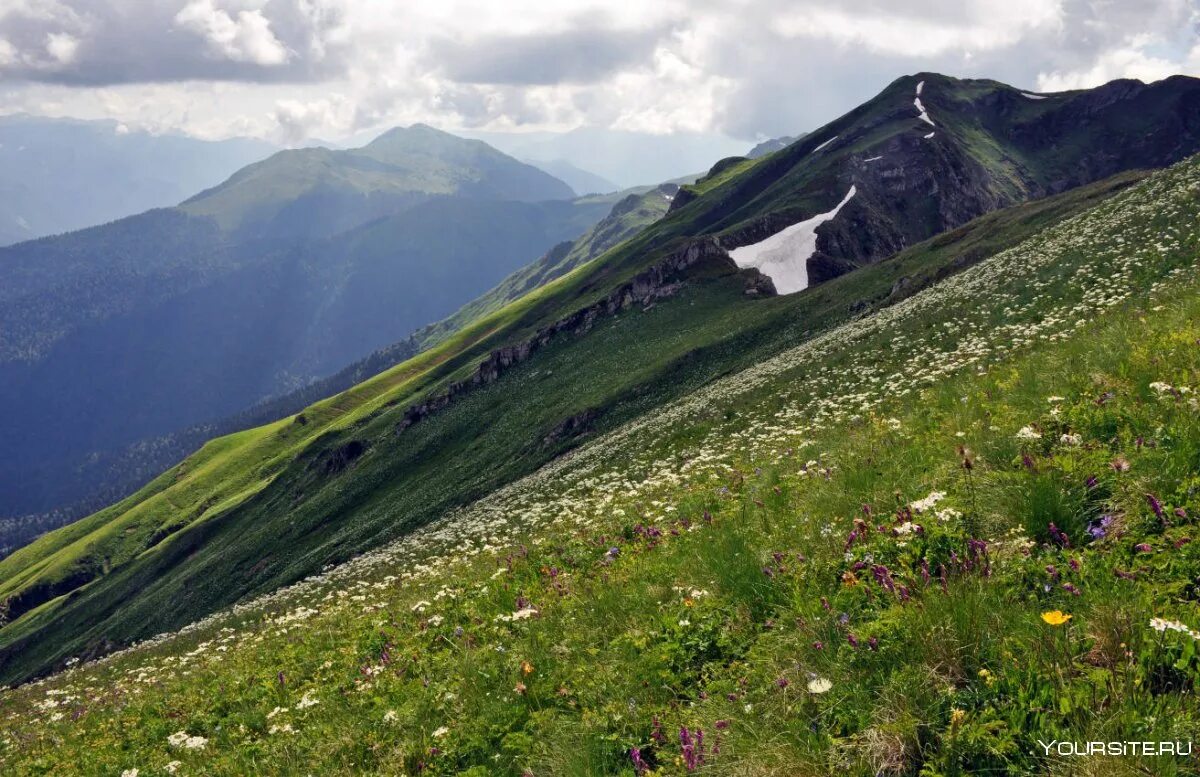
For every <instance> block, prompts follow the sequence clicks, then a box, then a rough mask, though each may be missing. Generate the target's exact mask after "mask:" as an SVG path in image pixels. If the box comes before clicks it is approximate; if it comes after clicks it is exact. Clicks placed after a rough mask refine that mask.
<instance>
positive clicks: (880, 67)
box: [0, 0, 1200, 143]
mask: <svg viewBox="0 0 1200 777" xmlns="http://www.w3.org/2000/svg"><path fill="white" fill-rule="evenodd" d="M1197 8H1200V0H960V1H959V2H956V3H953V4H952V3H946V2H945V1H944V0H903V2H898V1H897V0H839V2H836V3H835V2H830V1H829V0H655V2H653V3H613V2H611V0H561V1H560V2H556V3H551V2H547V0H505V1H504V2H496V0H404V1H403V2H395V1H394V0H0V72H2V73H3V78H2V79H0V80H2V81H3V85H2V86H0V97H3V100H0V112H4V111H19V110H25V111H29V112H33V113H50V114H55V115H76V116H80V117H82V118H114V119H117V120H119V121H123V122H126V123H127V124H128V125H129V126H130V127H135V128H139V129H140V128H153V129H156V130H160V131H161V130H167V129H176V130H184V131H186V132H189V133H191V134H196V135H202V136H205V137H221V136H228V135H233V134H245V133H248V134H254V135H259V136H263V137H269V138H272V139H277V140H283V141H285V142H293V143H295V142H301V141H303V140H304V139H306V138H322V139H329V140H343V139H346V138H348V137H350V136H360V135H362V134H364V133H366V132H368V131H374V130H381V129H384V128H386V127H388V126H392V125H396V124H410V123H413V122H417V121H423V122H427V123H429V124H433V125H435V126H439V127H442V128H445V129H450V130H454V129H463V128H474V129H478V130H481V131H483V130H500V131H509V130H553V131H562V130H569V129H573V128H575V127H580V126H588V127H603V128H609V129H613V128H620V129H630V130H637V131H643V132H653V133H656V134H666V133H673V132H708V133H724V134H727V135H733V136H736V137H739V138H744V139H747V140H752V139H755V138H757V137H760V136H769V137H773V136H778V135H783V134H788V135H791V134H796V133H797V132H802V131H806V130H811V129H814V128H816V127H818V126H820V125H821V124H823V123H825V122H827V121H829V120H831V119H832V118H834V117H836V116H837V115H839V114H841V113H842V112H844V111H846V110H849V109H850V108H852V107H854V106H855V105H857V104H859V103H861V102H862V101H864V100H866V99H869V98H870V97H871V96H873V95H874V94H876V93H878V91H879V90H880V89H881V88H882V87H884V86H885V85H886V84H887V83H889V82H890V81H892V80H893V79H895V78H896V77H897V76H900V75H902V74H905V73H914V72H918V71H924V70H930V71H940V72H944V73H947V74H950V75H957V76H962V77H987V78H995V79H998V80H1001V81H1005V82H1008V83H1011V84H1013V85H1014V86H1018V87H1019V88H1022V89H1035V88H1036V89H1039V90H1044V89H1053V88H1067V87H1074V86H1085V85H1086V86H1091V85H1095V84H1096V83H1100V82H1103V81H1105V80H1108V79H1111V78H1115V77H1121V76H1133V77H1139V78H1143V79H1145V80H1152V79H1154V78H1158V77H1161V76H1162V75H1166V74H1169V73H1171V72H1179V71H1183V72H1191V73H1200V47H1197V46H1196V44H1197V35H1196V28H1195V26H1194V25H1195V24H1196V22H1197V21H1200V15H1197V13H1196V11H1197ZM52 34H53V35H62V36H66V37H65V38H62V39H61V41H60V44H56V47H55V48H56V51H57V53H55V52H52V51H50V49H49V47H48V46H47V42H48V41H49V40H50V39H49V38H48V37H47V36H48V35H52ZM5 41H7V45H6V44H5ZM72 41H73V44H72ZM1193 49H1195V51H1196V52H1197V53H1196V54H1189V52H1191V51H1193ZM485 54H487V56H484V55H485ZM59 55H62V57H60V56H59ZM63 57H66V58H69V59H71V60H72V61H71V62H70V63H69V64H68V63H64V62H63V61H62V58H63Z"/></svg>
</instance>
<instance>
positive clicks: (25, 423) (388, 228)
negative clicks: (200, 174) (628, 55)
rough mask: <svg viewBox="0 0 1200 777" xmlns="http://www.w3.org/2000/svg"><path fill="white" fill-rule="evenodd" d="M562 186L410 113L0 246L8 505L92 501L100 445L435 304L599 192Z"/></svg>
mask: <svg viewBox="0 0 1200 777" xmlns="http://www.w3.org/2000/svg"><path fill="white" fill-rule="evenodd" d="M569 197H571V192H570V188H569V187H568V186H567V185H566V184H564V183H563V182H562V181H559V180H557V179H555V178H553V177H552V176H550V175H548V174H546V173H544V172H542V171H541V170H538V169H536V168H533V167H531V166H529V165H526V164H523V163H521V162H519V161H517V160H515V159H513V158H511V157H508V156H505V155H504V154H502V153H500V152H499V151H496V150H495V149H493V148H490V147H488V146H487V145H486V144H484V143H482V142H480V141H475V140H464V139H461V138H457V137H454V136H453V135H448V134H446V133H442V132H438V131H436V130H433V129H431V128H428V127H420V126H418V127H412V128H408V129H398V130H395V131H393V132H389V133H387V134H386V135H384V136H383V137H381V138H379V139H378V140H376V141H375V142H373V143H371V144H369V145H368V146H366V147H364V148H361V149H355V150H348V151H329V150H327V149H304V150H297V151H284V152H280V153H278V154H275V155H274V156H272V157H270V158H269V159H267V160H264V161H262V162H259V163H256V164H253V165H251V166H249V167H247V168H245V169H243V170H241V171H238V172H237V173H235V174H234V175H233V176H232V177H231V178H230V179H229V180H228V181H226V182H224V183H222V184H220V185H219V186H216V187H214V188H212V189H209V190H208V191H206V192H204V193H202V194H200V195H197V196H196V197H193V198H192V199H190V200H188V201H187V202H186V203H184V204H183V205H181V206H179V207H176V208H166V209H158V210H151V211H147V212H145V213H142V214H139V215H137V216H132V217H129V218H125V219H121V220H118V221H116V222H113V223H110V224H106V225H103V226H99V227H93V228H90V229H86V230H82V231H78V232H73V233H70V234H66V235H62V236H57V237H50V238H43V239H40V240H36V241H29V242H25V243H21V244H19V245H15V246H10V247H8V248H5V249H0V406H4V407H5V408H6V412H5V413H4V414H2V415H0V515H15V514H23V513H28V512H41V511H44V510H47V509H51V508H54V507H58V506H60V505H62V504H64V503H69V502H72V501H75V500H78V499H81V498H84V497H86V496H88V486H89V484H91V483H92V482H93V481H92V478H93V475H89V474H87V473H86V472H83V470H81V469H80V468H81V467H82V466H83V464H84V462H85V461H86V460H87V459H88V457H89V456H91V454H93V453H94V452H100V451H112V450H116V449H120V448H121V447H123V446H126V445H129V444H131V443H134V442H136V441H138V440H143V439H147V438H153V437H156V436H159V435H163V434H168V433H171V432H174V431H176V430H179V429H182V428H185V427H187V426H191V425H193V424H196V423H200V422H204V421H207V420H212V419H217V418H223V417H225V416H228V415H230V414H232V413H236V412H238V411H240V410H243V409H245V408H247V407H249V406H250V405H252V404H254V403H256V402H258V401H260V400H262V399H264V398H266V397H270V396H273V395H277V394H280V393H283V392H286V391H290V390H293V389H295V388H297V387H300V386H304V385H306V384H308V383H309V382H311V381H312V380H314V379H316V378H319V377H322V376H325V375H329V374H332V373H333V372H336V371H337V370H338V369H340V368H342V367H344V366H345V365H346V364H348V363H350V362H352V361H354V360H355V359H359V358H361V357H363V356H365V355H367V354H369V353H371V352H372V351H374V350H375V349H377V348H380V347H382V346H384V345H387V344H388V343H392V342H395V341H397V340H400V339H402V338H404V337H405V336H407V335H408V334H409V333H411V332H412V331H413V330H415V329H417V328H418V327H420V326H422V325H423V324H427V323H429V322H432V321H436V320H439V319H441V318H444V317H445V316H447V315H449V314H450V313H452V312H454V311H455V310H456V309H457V308H458V307H460V306H461V305H462V304H463V303H465V302H467V301H469V300H471V299H472V298H474V297H476V296H478V295H479V294H481V293H483V292H485V291H487V290H488V289H489V288H491V287H492V286H494V285H495V284H496V283H498V282H499V281H500V280H501V279H502V278H504V277H505V276H506V275H508V274H509V273H511V272H513V271H514V270H516V269H517V268H519V267H521V266H523V265H524V264H526V263H528V262H530V261H531V260H533V259H534V258H536V257H538V256H539V255H541V254H543V253H544V252H545V251H546V250H547V249H548V248H550V247H551V246H553V245H555V244H557V243H560V242H562V241H563V240H567V239H571V238H574V237H577V236H578V235H580V234H581V233H583V232H584V231H586V230H587V229H588V228H589V227H590V226H591V225H592V224H593V223H595V222H596V221H597V220H598V219H600V218H601V217H603V216H604V215H605V214H606V213H608V211H609V209H610V207H611V203H610V202H606V201H597V200H591V199H585V200H580V201H572V200H570V199H566V198H569ZM64 473H70V474H68V475H67V476H66V478H65V479H64ZM80 473H82V474H80ZM56 481H57V483H56Z"/></svg>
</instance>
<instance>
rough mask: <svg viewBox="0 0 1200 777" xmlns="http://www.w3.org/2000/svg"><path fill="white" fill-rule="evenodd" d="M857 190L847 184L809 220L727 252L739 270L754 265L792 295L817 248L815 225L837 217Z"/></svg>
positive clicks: (805, 277)
mask: <svg viewBox="0 0 1200 777" xmlns="http://www.w3.org/2000/svg"><path fill="white" fill-rule="evenodd" d="M856 191H857V189H856V188H855V187H854V186H851V187H850V191H848V192H846V196H845V197H843V198H842V201H841V202H839V203H838V204H837V207H836V208H834V209H833V210H831V211H829V212H828V213H819V214H817V215H816V216H813V217H812V218H810V219H805V220H804V221H800V222H797V223H795V224H792V225H791V226H790V227H785V228H783V229H781V230H779V231H778V232H776V233H775V234H774V235H771V236H770V237H768V238H767V239H766V240H762V241H760V242H758V243H754V244H752V245H748V246H742V247H741V248H735V249H733V250H732V251H730V252H729V256H730V258H731V259H733V261H734V264H736V265H737V266H738V267H741V268H743V269H745V268H748V267H755V268H758V270H759V271H760V272H761V273H762V274H763V275H766V276H768V277H770V279H771V280H772V281H773V282H774V284H775V290H776V291H777V292H779V293H780V294H794V293H796V292H798V291H803V290H804V289H806V288H808V260H809V258H810V257H811V256H812V255H813V254H814V253H816V251H817V227H819V226H821V225H822V224H824V223H825V222H826V221H831V220H832V219H833V218H834V217H835V216H837V214H838V211H840V210H841V209H842V208H843V207H844V206H845V205H846V203H847V202H850V198H851V197H853V196H854V194H855V192H856Z"/></svg>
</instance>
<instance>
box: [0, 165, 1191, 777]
mask: <svg viewBox="0 0 1200 777" xmlns="http://www.w3.org/2000/svg"><path fill="white" fill-rule="evenodd" d="M1198 191H1200V163H1198V162H1196V161H1190V162H1188V163H1186V164H1183V165H1180V166H1177V167H1176V168H1174V169H1172V170H1170V171H1167V172H1164V173H1160V174H1156V175H1155V176H1154V177H1153V178H1152V179H1150V180H1149V181H1147V182H1146V183H1144V184H1142V185H1140V186H1138V187H1135V188H1133V189H1130V190H1128V191H1127V192H1125V193H1123V194H1121V195H1118V196H1116V197H1114V198H1112V199H1110V200H1108V201H1105V202H1102V203H1101V204H1099V205H1098V206H1097V207H1095V208H1094V209H1092V210H1091V211H1089V212H1088V213H1086V214H1084V215H1082V216H1079V217H1076V218H1073V219H1071V220H1069V221H1066V222H1063V223H1060V224H1058V225H1055V226H1052V227H1050V228H1049V229H1046V230H1044V231H1043V232H1041V233H1039V234H1038V235H1036V236H1034V237H1033V238H1031V239H1029V240H1027V241H1025V242H1024V243H1022V244H1021V245H1020V246H1019V247H1017V248H1015V249H1013V250H1010V251H1007V252H1005V253H1002V254H1000V255H999V256H997V257H994V258H992V259H990V260H988V261H986V262H984V263H983V264H981V265H979V266H977V267H974V268H972V269H969V270H967V271H965V272H963V273H961V274H959V275H957V276H955V277H953V278H950V279H947V280H945V281H943V282H942V283H940V284H938V285H937V286H935V287H933V288H930V289H927V290H925V291H924V292H922V293H921V294H919V295H917V296H916V297H914V298H912V299H910V300H907V301H904V302H901V303H899V304H897V305H895V306H893V307H890V308H887V309H886V310H884V311H882V312H880V313H877V314H875V315H872V316H870V317H867V318H864V319H861V320H859V321H856V322H853V323H850V324H848V325H845V326H843V327H839V328H836V329H834V330H832V331H831V332H829V333H828V334H827V335H825V336H822V337H819V338H817V339H815V340H812V341H810V342H806V343H804V344H802V345H800V346H798V347H796V348H793V349H790V350H788V351H785V352H783V353H781V354H780V355H779V356H777V357H775V358H773V359H770V360H767V361H765V362H762V363H761V364H758V365H756V366H754V367H751V368H750V369H748V370H745V371H743V372H740V373H737V374H736V375H733V376H731V377H730V378H729V379H726V380H723V381H719V382H717V383H715V384H713V385H712V386H710V387H708V388H706V389H704V390H702V391H700V392H698V393H696V394H695V395H692V396H689V397H688V398H687V399H686V401H683V402H681V403H678V404H676V405H673V406H671V407H668V408H667V409H666V410H665V411H663V412H660V413H655V414H651V415H650V416H648V417H646V418H644V419H642V420H639V421H637V422H635V423H634V424H632V425H630V426H629V427H626V428H623V429H622V430H621V431H620V432H618V433H616V434H613V435H609V436H607V437H605V438H604V439H602V440H599V441H597V442H596V443H595V444H592V445H589V446H587V447H585V448H584V449H583V450H581V451H580V452H579V454H578V455H576V456H574V457H571V458H569V459H565V460H561V461H559V462H557V463H555V464H554V465H552V466H551V467H549V468H548V469H547V470H545V471H543V472H541V473H539V474H538V475H537V476H535V477H532V478H529V479H526V480H524V481H521V482H519V483H517V484H516V485H514V486H513V487H511V488H508V489H505V490H504V491H502V492H500V493H498V494H496V495H494V496H492V497H490V498H489V499H487V500H484V501H483V502H481V503H480V504H478V505H476V506H474V507H472V508H471V509H470V510H467V511H465V512H463V513H461V514H458V515H456V516H452V517H450V518H449V519H447V520H446V521H445V522H443V523H441V524H439V525H436V526H434V527H431V528H430V529H429V530H426V531H423V532H419V533H417V534H416V535H414V536H413V537H411V538H409V539H408V540H406V541H404V542H401V543H397V544H396V545H394V546H392V547H389V548H386V549H384V550H382V551H378V552H376V553H374V554H371V555H370V556H368V557H365V558H363V559H361V560H359V561H358V562H355V563H353V564H350V565H346V566H345V567H342V568H339V569H338V570H335V571H333V572H332V573H330V574H329V575H327V576H325V577H323V578H320V579H315V580H312V581H309V582H307V583H305V584H303V585H300V586H297V587H295V588H294V589H291V590H285V591H282V592H280V593H279V594H276V595H275V596H271V597H267V598H266V599H264V600H262V601H261V602H259V603H257V604H254V605H251V606H247V607H244V608H240V609H239V610H237V611H234V612H230V613H227V614H223V615H220V616H218V617H214V618H212V619H210V620H208V621H207V622H204V623H201V624H199V625H198V626H197V627H195V628H192V629H189V630H188V631H186V632H185V633H183V634H181V635H179V636H176V637H166V638H164V639H161V640H158V641H156V642H153V643H150V644H147V645H146V646H144V647H141V648H137V649H134V650H132V651H128V652H126V653H122V654H119V655H117V656H114V657H112V658H110V659H108V660H106V661H104V662H101V663H100V664H98V665H95V666H85V667H82V668H80V669H77V670H73V671H71V672H68V673H66V674H63V675H61V676H59V677H56V678H53V679H51V680H49V681H46V682H43V683H36V684H32V685H29V686H26V687H24V688H21V689H17V690H15V691H11V692H8V693H6V694H4V695H3V696H0V716H2V719H3V720H4V721H5V724H6V726H5V732H4V734H3V738H2V739H0V748H2V749H0V758H2V759H3V761H2V762H0V763H2V764H3V765H4V766H5V768H6V769H7V770H8V771H10V772H12V773H15V774H25V773H46V772H54V771H56V770H61V769H62V768H70V769H75V770H78V771H82V772H84V773H95V774H111V773H115V772H119V771H121V770H124V769H130V768H139V769H141V770H143V772H144V773H150V772H151V771H152V770H155V771H156V770H160V769H163V768H164V767H165V766H166V765H167V764H168V762H171V761H175V760H178V761H180V766H179V768H182V769H184V770H186V772H188V773H192V772H204V773H207V774H242V773H292V772H297V771H310V770H311V771H314V772H321V773H350V772H353V773H371V774H396V773H416V772H418V771H420V772H421V773H431V774H453V773H461V772H464V771H466V770H470V771H469V772H468V773H469V774H472V775H484V774H522V773H525V771H526V770H528V771H531V772H532V773H534V774H555V775H570V774H579V775H585V774H598V773H624V774H633V773H634V770H635V764H634V762H633V761H632V759H631V757H630V755H629V754H630V751H631V749H633V748H638V750H639V753H640V757H641V758H642V759H643V760H644V761H645V762H646V764H647V765H648V767H649V768H652V769H654V770H655V771H656V772H657V773H659V774H663V775H673V774H683V773H687V772H689V771H691V770H692V769H691V765H690V761H691V759H692V758H693V757H694V755H695V752H696V751H695V749H692V750H691V751H689V750H688V749H686V748H685V747H684V746H683V743H681V738H680V735H679V732H680V729H681V728H684V729H687V732H688V737H689V738H690V739H692V740H693V741H694V740H695V737H696V732H697V731H700V732H703V735H704V746H703V748H702V752H703V757H704V763H705V767H704V768H705V773H713V774H791V775H794V774H828V773H831V772H833V771H841V772H845V773H848V774H876V773H879V772H881V771H882V772H892V773H901V772H905V773H917V772H918V771H920V772H921V773H923V774H930V775H941V774H946V775H949V774H968V773H971V774H974V773H981V772H994V773H1018V774H1026V773H1045V772H1049V773H1057V774H1078V773H1081V770H1088V771H1093V770H1094V771H1098V772H1101V773H1112V772H1114V770H1115V771H1116V772H1128V773H1151V772H1152V773H1156V774H1177V773H1178V774H1183V773H1193V772H1189V769H1190V768H1191V767H1192V766H1193V764H1192V763H1191V762H1190V761H1185V760H1177V759H1174V758H1171V757H1144V758H1137V757H1130V758H1126V759H1115V758H1107V759H1082V760H1081V759H1073V758H1058V757H1046V756H1044V755H1042V754H1041V750H1040V748H1038V747H1037V744H1036V740H1037V739H1044V740H1047V741H1049V740H1051V739H1058V740H1068V741H1078V740H1082V741H1091V740H1105V741H1107V740H1113V739H1116V740H1152V741H1158V740H1172V741H1173V740H1182V741H1189V740H1190V739H1191V737H1192V735H1193V734H1194V731H1195V730H1196V728H1197V727H1198V726H1200V711H1198V710H1197V708H1196V705H1195V702H1194V689H1195V684H1196V682H1197V680H1200V662H1198V660H1197V653H1196V645H1197V639H1196V637H1195V636H1190V635H1188V634H1185V633H1180V632H1177V631H1172V630H1166V631H1164V632H1162V633H1160V632H1157V631H1155V630H1154V629H1152V628H1151V626H1150V623H1149V619H1150V617H1151V616H1161V617H1164V618H1170V619H1178V620H1179V621H1182V622H1183V623H1184V624H1186V625H1187V626H1190V627H1191V628H1192V629H1193V630H1195V629H1198V628H1200V608H1198V607H1197V604H1196V599H1195V593H1194V585H1195V580H1196V579H1197V576H1200V545H1198V544H1197V543H1193V542H1188V541H1187V540H1189V539H1191V538H1192V537H1193V535H1194V533H1195V528H1196V524H1195V519H1194V517H1193V516H1195V515H1196V514H1197V511H1198V510H1200V503H1198V502H1197V497H1196V494H1195V488H1194V486H1195V471H1196V462H1197V460H1198V456H1200V423H1198V422H1197V417H1198V416H1197V414H1196V398H1195V397H1196V395H1195V393H1194V392H1195V390H1197V381H1198V380H1200V352H1198V351H1197V349H1196V342H1197V341H1198V340H1200V329H1197V325H1196V321H1197V320H1200V294H1197V291H1198V290H1200V279H1198V278H1197V274H1196V268H1195V257H1196V255H1197V251H1198V250H1200V231H1198V230H1197V227H1196V224H1197V216H1198V215H1200V197H1198V196H1197V192H1198ZM532 377H533V376H521V375H510V376H507V377H506V378H505V379H504V380H505V381H508V380H512V381H513V382H526V381H529V380H531V379H532ZM964 446H965V447H966V449H967V450H964ZM893 454H898V455H893ZM964 460H968V461H969V462H970V465H971V466H970V468H964V466H963V462H964ZM439 466H442V467H446V468H450V467H451V462H440V463H439ZM931 495H938V496H939V497H940V498H937V499H934V498H933V496H931ZM922 503H923V504H922ZM1102 516H1111V518H1110V520H1109V521H1108V523H1106V524H1104V525H1105V526H1106V536H1104V537H1102V538H1095V539H1093V538H1092V537H1091V536H1090V535H1089V534H1088V532H1087V528H1088V527H1089V526H1096V525H1098V524H1099V523H1100V521H1101V518H1102ZM860 519H862V520H863V521H864V522H862V523H859V522H858V521H859V520H860ZM1051 524H1054V525H1055V526H1056V527H1057V529H1061V530H1063V531H1065V532H1066V534H1067V535H1068V537H1069V542H1067V541H1064V539H1063V537H1062V535H1061V534H1058V533H1056V531H1055V530H1052V529H1051V528H1050V526H1051ZM917 525H919V526H920V527H921V528H920V529H917V528H916V526H917ZM979 541H982V542H983V544H982V545H981V544H979ZM610 548H615V549H616V550H615V551H614V550H610ZM926 567H927V568H928V569H929V572H930V575H931V577H930V578H929V579H928V580H926V579H925V578H924V576H923V570H924V569H925V568H926ZM1056 610H1058V611H1065V612H1066V613H1067V614H1069V615H1071V619H1070V620H1068V621H1067V622H1066V623H1065V624H1063V625H1053V624H1051V623H1048V622H1045V621H1043V619H1042V614H1043V613H1052V612H1054V611H1056ZM514 613H524V614H525V616H522V617H514ZM1198 635H1200V633H1198ZM179 731H182V732H185V733H186V734H187V735H189V736H197V737H202V738H204V740H205V743H204V745H203V747H201V748H197V749H189V748H187V747H186V746H172V745H170V744H169V743H168V736H169V735H171V734H173V733H175V732H179ZM718 742H719V748H715V745H717V743H718ZM717 749H719V752H717Z"/></svg>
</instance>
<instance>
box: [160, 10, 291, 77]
mask: <svg viewBox="0 0 1200 777" xmlns="http://www.w3.org/2000/svg"><path fill="white" fill-rule="evenodd" d="M175 22H176V23H177V24H178V25H179V26H181V27H183V28H184V29H186V30H190V31H192V32H194V33H196V34H198V35H201V36H203V37H204V38H205V39H206V40H207V41H208V44H209V47H210V49H211V50H212V51H213V53H214V54H217V55H219V56H223V57H225V58H226V59H231V60H233V61H234V62H250V63H253V64H256V65H268V66H269V65H282V64H283V63H285V62H287V60H288V50H287V49H286V48H285V47H284V45H283V44H282V43H280V42H279V39H278V38H276V37H275V34H274V33H273V32H271V23H270V22H269V21H267V17H266V16H264V15H263V12H262V10H260V9H253V10H240V11H238V12H237V16H236V17H235V16H233V15H232V14H230V12H228V11H226V10H224V9H222V8H218V7H217V6H216V4H215V3H214V2H213V0H191V2H189V3H188V4H187V5H186V6H184V7H183V9H182V10H180V12H179V13H178V14H176V15H175Z"/></svg>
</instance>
